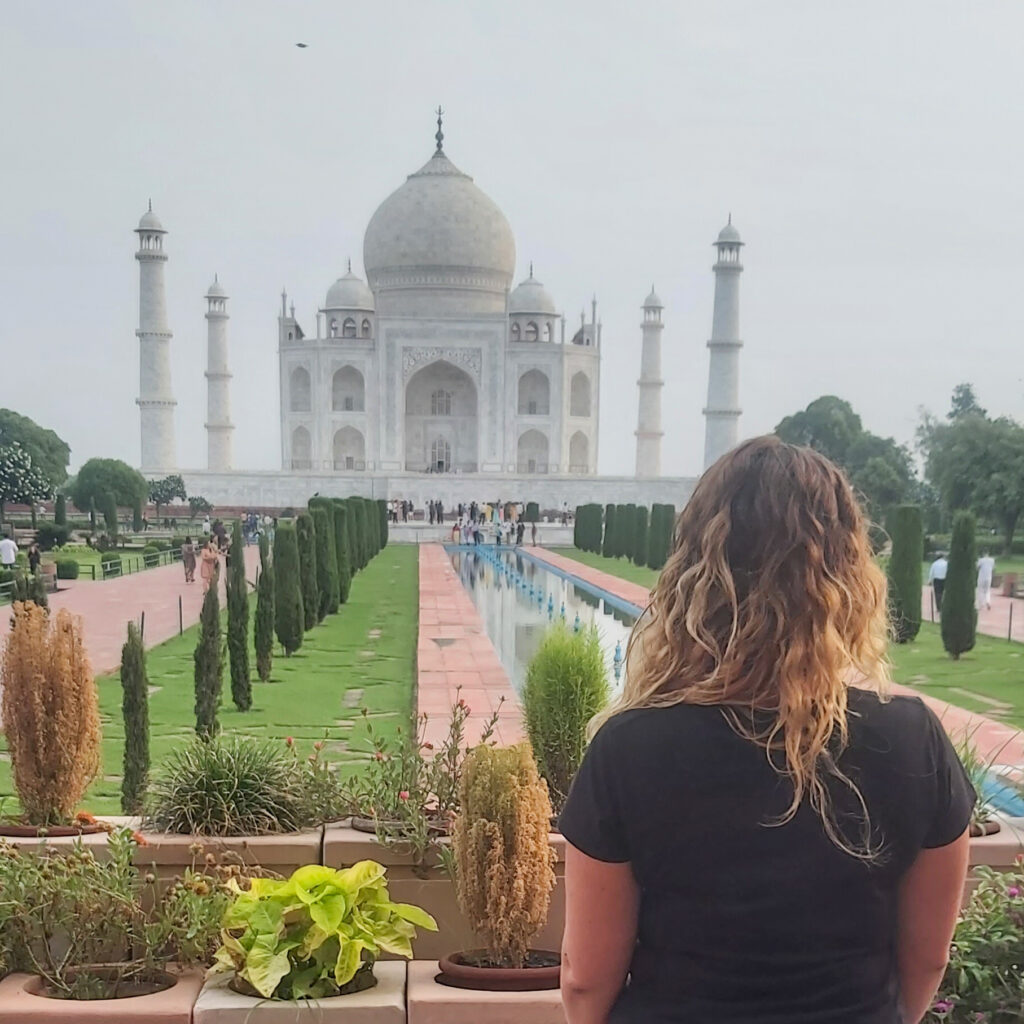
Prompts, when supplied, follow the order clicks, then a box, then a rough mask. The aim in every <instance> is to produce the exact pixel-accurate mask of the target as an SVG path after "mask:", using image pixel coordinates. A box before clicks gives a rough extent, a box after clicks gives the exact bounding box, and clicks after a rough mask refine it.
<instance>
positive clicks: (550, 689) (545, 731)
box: [523, 623, 609, 811]
mask: <svg viewBox="0 0 1024 1024" xmlns="http://www.w3.org/2000/svg"><path fill="white" fill-rule="evenodd" d="M608 696H609V691H608V674H607V671H606V669H605V664H604V655H603V653H602V652H601V641H600V638H599V637H598V633H597V630H596V629H594V628H590V629H583V630H580V631H579V632H578V633H575V632H573V631H572V630H571V629H570V628H569V627H567V626H566V625H565V624H564V623H558V624H556V625H555V626H552V627H551V629H549V630H548V631H547V633H546V634H545V635H544V639H543V640H542V641H541V644H540V647H539V648H538V650H537V653H536V654H535V655H534V656H533V659H532V660H531V662H530V665H529V667H528V669H527V672H526V684H525V685H524V687H523V711H524V713H525V719H526V734H527V736H528V737H529V740H530V744H531V746H532V747H533V756H534V757H535V758H536V760H537V770H538V771H539V772H540V774H541V776H542V777H543V778H544V779H546V780H547V784H548V790H549V791H550V793H551V803H552V805H553V806H554V808H555V810H556V811H558V810H560V809H561V807H562V805H563V804H564V803H565V799H566V797H567V796H568V795H569V786H570V784H571V783H572V780H573V777H574V776H575V775H576V772H577V770H578V769H579V766H580V762H581V761H582V760H583V752H584V750H586V746H587V723H588V722H589V721H590V719H591V718H593V717H594V715H596V714H597V713H598V712H599V711H600V710H601V709H602V708H603V707H604V706H605V704H607V703H608Z"/></svg>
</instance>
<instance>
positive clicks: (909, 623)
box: [888, 505, 924, 644]
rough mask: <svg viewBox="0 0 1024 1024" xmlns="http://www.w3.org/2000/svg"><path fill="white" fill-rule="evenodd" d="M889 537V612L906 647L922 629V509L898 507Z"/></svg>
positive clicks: (896, 636)
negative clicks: (890, 550)
mask: <svg viewBox="0 0 1024 1024" xmlns="http://www.w3.org/2000/svg"><path fill="white" fill-rule="evenodd" d="M889 536H890V537H891V538H892V554H891V555H890V557H889V566H888V577H889V613H890V619H891V621H892V631H893V638H894V639H895V640H896V642H897V643H898V644H905V643H907V641H908V640H913V639H914V637H916V636H917V634H918V632H919V631H920V629H921V586H922V580H921V555H922V552H923V549H924V529H923V526H922V521H921V510H920V509H919V508H918V507H917V506H916V505H897V506H896V508H894V509H893V510H892V512H891V513H890V516H889Z"/></svg>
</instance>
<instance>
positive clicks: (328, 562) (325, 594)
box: [310, 501, 338, 621]
mask: <svg viewBox="0 0 1024 1024" xmlns="http://www.w3.org/2000/svg"><path fill="white" fill-rule="evenodd" d="M310 511H311V513H312V516H313V529H314V531H315V534H316V582H317V588H318V590H319V592H320V616H319V617H320V620H321V621H323V620H324V618H326V616H328V615H333V614H334V613H335V612H336V611H337V610H338V553H337V551H335V549H334V507H333V505H332V504H331V503H330V502H329V501H327V502H326V503H325V504H324V503H320V502H319V501H317V503H316V504H313V502H312V501H311V502H310Z"/></svg>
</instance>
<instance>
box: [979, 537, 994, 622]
mask: <svg viewBox="0 0 1024 1024" xmlns="http://www.w3.org/2000/svg"><path fill="white" fill-rule="evenodd" d="M995 569H996V560H995V559H994V558H993V557H992V556H991V555H990V554H989V553H988V552H987V551H982V553H981V558H979V559H978V611H981V606H982V605H984V606H985V607H986V608H991V607H992V574H993V573H994V572H995Z"/></svg>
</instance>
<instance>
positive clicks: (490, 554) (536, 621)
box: [449, 546, 636, 691]
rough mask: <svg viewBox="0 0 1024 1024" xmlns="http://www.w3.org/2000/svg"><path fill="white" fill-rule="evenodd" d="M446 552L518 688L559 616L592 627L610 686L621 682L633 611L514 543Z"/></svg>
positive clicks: (572, 624) (573, 624) (580, 626)
mask: <svg viewBox="0 0 1024 1024" xmlns="http://www.w3.org/2000/svg"><path fill="white" fill-rule="evenodd" d="M449 554H450V557H451V560H452V566H453V568H454V569H455V571H456V572H457V573H458V574H459V577H460V579H461V580H462V585H463V586H464V587H465V588H466V590H467V591H468V592H469V595H470V597H471V598H472V599H473V603H474V604H475V605H476V608H477V611H478V612H479V613H480V618H481V619H482V620H483V623H484V628H485V629H486V630H487V635H488V636H489V637H490V638H491V642H492V643H493V644H494V647H495V649H496V650H497V652H498V657H499V658H500V660H501V663H502V665H503V666H504V668H505V671H506V672H508V674H509V678H510V679H511V680H512V685H513V686H514V687H515V689H516V690H517V691H520V690H522V686H523V683H524V681H525V680H526V669H527V666H528V665H529V663H530V659H531V658H532V657H533V655H534V654H535V653H536V651H537V648H538V647H539V646H540V642H541V639H542V637H543V636H544V632H545V630H546V629H547V628H548V627H549V626H550V625H551V624H552V623H553V622H555V621H556V620H562V619H564V621H565V622H566V624H567V625H568V626H569V627H570V628H574V629H583V628H585V627H588V626H591V625H594V626H596V627H597V633H598V637H599V638H600V641H601V650H602V651H603V652H604V656H605V662H606V664H607V666H608V679H609V681H610V682H611V683H612V685H613V686H614V687H615V688H618V686H620V685H621V675H622V656H623V652H624V651H625V649H626V642H627V640H628V639H629V631H630V629H631V628H632V626H633V623H634V622H635V621H636V616H635V615H632V614H630V613H628V612H625V611H623V610H622V609H620V608H618V607H615V606H613V605H611V604H608V603H607V602H606V601H604V599H603V598H601V597H600V596H599V595H597V594H594V593H593V592H592V591H589V590H586V589H584V588H583V587H581V586H577V585H576V584H574V583H572V582H571V581H570V580H567V579H565V578H564V577H562V576H559V575H558V574H557V573H554V572H551V571H550V570H548V569H547V568H545V567H544V566H542V565H539V564H538V563H537V562H534V561H533V560H532V559H530V558H526V557H524V556H523V554H522V553H521V552H519V551H517V550H515V549H509V548H495V547H493V546H481V547H479V548H474V547H469V548H466V547H463V548H451V549H450V550H449Z"/></svg>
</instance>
